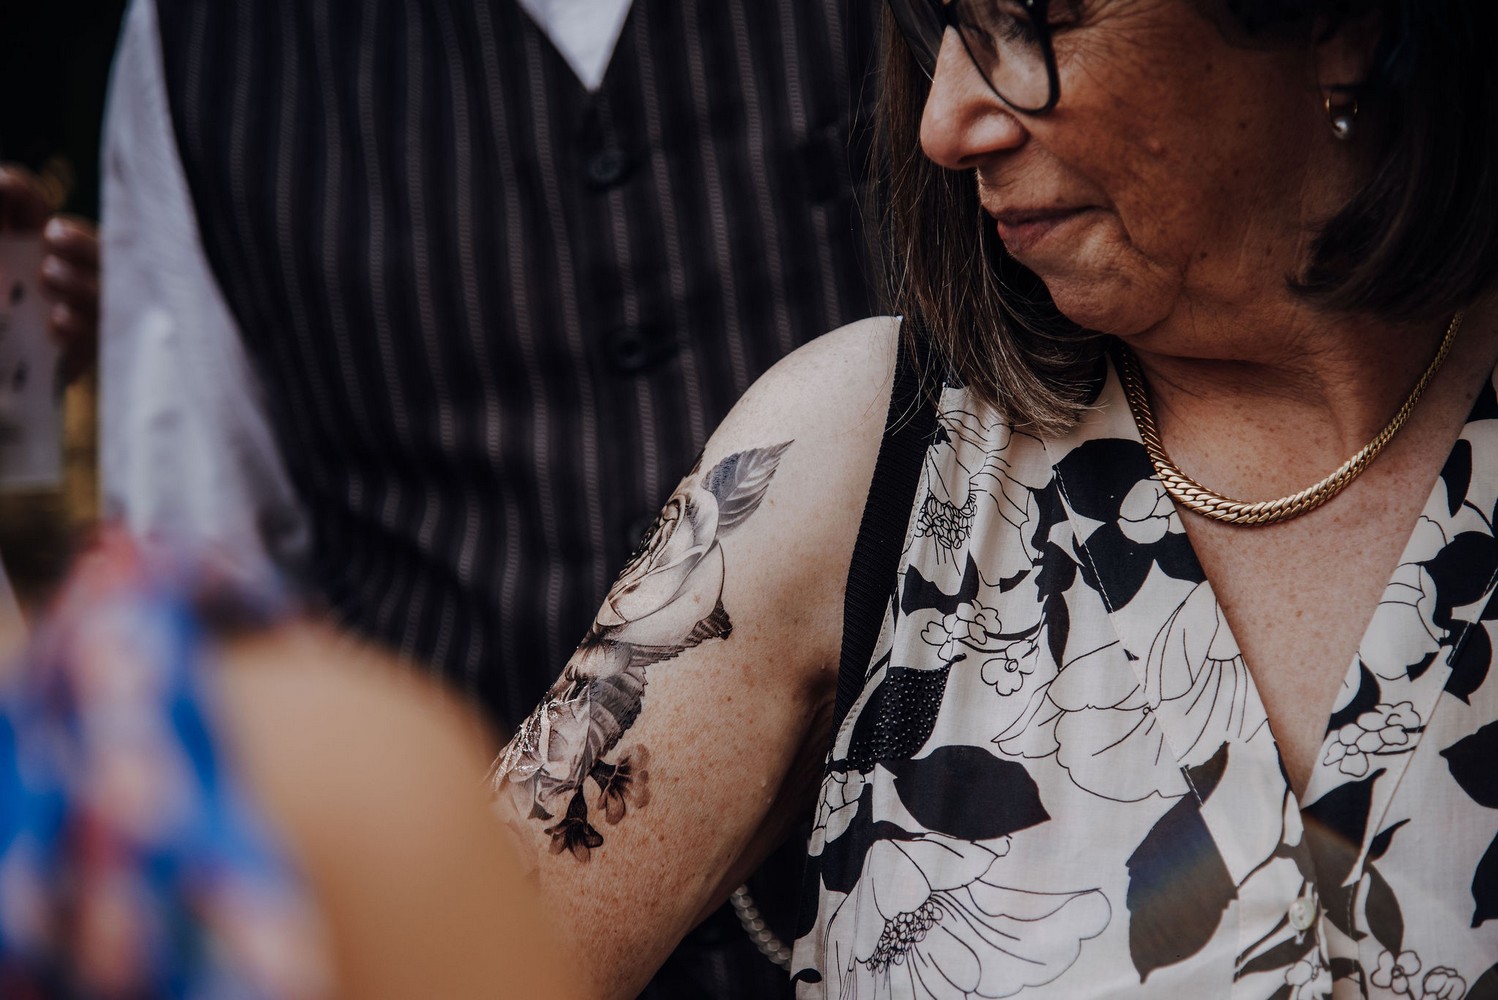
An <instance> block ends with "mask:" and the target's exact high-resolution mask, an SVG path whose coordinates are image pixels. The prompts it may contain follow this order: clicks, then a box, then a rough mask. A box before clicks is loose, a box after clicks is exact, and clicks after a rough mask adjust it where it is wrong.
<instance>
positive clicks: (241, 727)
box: [223, 624, 580, 1000]
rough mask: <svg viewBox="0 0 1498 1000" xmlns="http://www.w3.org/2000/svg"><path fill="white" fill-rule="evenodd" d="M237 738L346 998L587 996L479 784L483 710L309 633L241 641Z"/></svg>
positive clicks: (231, 690) (230, 675)
mask: <svg viewBox="0 0 1498 1000" xmlns="http://www.w3.org/2000/svg"><path fill="white" fill-rule="evenodd" d="M225 666H226V670H225V672H224V676H223V686H224V694H225V695H226V697H225V698H224V704H225V707H226V708H227V710H228V712H227V721H228V722H229V723H230V726H229V732H230V736H231V737H232V738H233V743H234V746H235V748H236V749H237V750H238V751H239V759H240V761H241V762H242V765H243V766H244V768H245V771H246V777H247V778H248V779H249V780H250V784H251V787H252V789H253V790H254V791H255V793H256V794H257V798H258V799H259V801H260V802H262V803H263V804H264V806H265V808H266V810H267V812H268V813H269V815H270V816H271V817H272V818H273V819H274V820H276V821H277V825H278V826H279V828H280V830H281V832H282V833H283V834H284V835H285V842H286V844H287V847H288V849H289V850H290V851H291V852H292V853H293V855H294V856H295V858H296V860H297V861H298V862H299V865H300V868H301V870H302V872H303V873H304V875H305V877H306V879H307V881H308V887H309V888H310V889H311V891H312V894H313V896H314V898H315V899H316V901H317V903H318V907H319V910H320V912H321V914H322V916H323V917H324V921H325V924H326V926H327V928H328V930H329V936H330V945H331V950H332V953H333V954H332V956H331V958H332V964H333V968H334V971H335V974H336V979H337V984H338V995H340V996H343V997H349V998H354V997H357V998H359V1000H386V998H388V1000H405V998H411V997H442V998H444V1000H481V998H483V1000H489V998H507V997H514V998H516V1000H520V998H525V1000H532V998H536V1000H546V998H552V997H556V998H562V997H566V998H568V1000H572V998H575V997H577V996H579V995H580V994H579V993H578V992H577V990H576V988H575V987H574V986H573V985H572V983H571V981H570V972H571V966H570V965H569V964H568V963H565V962H563V961H561V958H560V956H561V953H560V951H559V950H558V949H557V947H556V945H555V942H554V941H553V940H552V939H551V938H550V937H549V935H548V934H547V933H546V932H545V931H544V929H543V928H542V927H541V925H540V922H539V921H538V920H537V918H536V905H535V889H534V887H533V886H531V885H529V884H528V883H527V882H526V880H525V878H524V876H523V874H522V871H521V868H520V866H519V864H517V862H516V859H515V857H514V851H513V848H512V846H511V845H510V844H508V843H507V838H506V837H505V831H504V830H503V828H502V827H501V826H500V825H499V824H498V823H496V822H495V819H494V815H493V812H492V811H491V809H490V808H489V806H488V804H487V803H486V801H485V797H484V795H483V789H482V785H481V781H480V779H481V778H482V775H483V767H484V763H485V749H484V748H485V747H486V746H491V745H492V744H491V743H488V742H487V741H485V740H483V739H482V738H481V734H480V731H479V728H478V724H477V722H476V721H475V719H474V717H473V716H472V714H471V713H469V712H466V711H464V710H463V709H462V708H461V707H460V706H459V705H458V704H457V703H456V702H454V701H452V700H451V699H449V698H447V697H446V696H445V695H444V694H442V693H441V692H439V691H438V690H437V689H436V688H435V687H433V686H432V685H431V684H430V683H428V682H427V681H425V680H424V679H422V678H421V677H419V676H416V675H414V674H413V673H411V672H409V671H403V670H402V669H401V668H400V667H399V666H398V665H396V664H394V663H392V662H391V661H390V660H389V658H388V657H386V656H383V655H381V654H379V653H376V652H374V651H370V650H365V649H360V648H358V647H356V646H355V644H354V643H353V641H352V640H349V639H348V638H345V637H341V636H336V635H334V634H333V633H332V632H331V631H329V630H327V629H325V628H323V627H320V626H313V625H307V624H293V625H289V626H283V627H281V628H279V629H277V630H275V631H274V632H271V633H269V634H262V635H257V636H255V637H253V638H250V639H242V640H239V641H237V642H235V643H233V644H232V645H231V646H230V647H229V649H228V651H227V657H226V664H225Z"/></svg>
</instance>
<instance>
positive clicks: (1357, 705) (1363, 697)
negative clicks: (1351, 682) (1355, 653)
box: [1326, 662, 1381, 733]
mask: <svg viewBox="0 0 1498 1000" xmlns="http://www.w3.org/2000/svg"><path fill="white" fill-rule="evenodd" d="M1380 700H1381V694H1380V691H1379V686H1378V678H1376V677H1374V676H1373V671H1371V670H1369V669H1368V668H1367V667H1366V666H1364V665H1363V664H1362V663H1361V662H1359V663H1358V693H1357V694H1355V695H1353V696H1352V701H1349V702H1348V703H1347V706H1346V707H1345V708H1343V709H1342V711H1340V712H1334V713H1332V717H1331V719H1329V720H1328V721H1327V724H1326V731H1327V732H1329V733H1333V732H1336V731H1337V730H1338V729H1341V728H1342V727H1343V726H1345V725H1348V724H1349V723H1352V722H1356V721H1357V719H1358V716H1360V715H1362V714H1363V713H1364V712H1371V711H1373V709H1374V707H1375V706H1377V705H1378V703H1379V701H1380Z"/></svg>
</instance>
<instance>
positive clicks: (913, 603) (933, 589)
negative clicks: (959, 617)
mask: <svg viewBox="0 0 1498 1000" xmlns="http://www.w3.org/2000/svg"><path fill="white" fill-rule="evenodd" d="M981 586H983V577H982V576H980V575H979V573H978V564H977V563H975V562H973V557H972V555H969V556H968V557H967V566H966V567H965V568H964V569H963V571H962V584H961V585H960V586H959V587H958V588H957V593H955V594H948V593H947V592H946V591H944V590H942V589H941V588H940V587H938V586H937V585H936V584H934V583H932V582H931V581H930V580H927V579H926V578H925V577H924V576H922V575H921V571H920V570H918V569H916V568H915V567H914V566H907V567H905V580H904V582H903V583H902V584H901V585H900V612H901V613H902V614H906V615H909V614H912V613H914V612H916V611H922V610H925V609H927V608H930V609H934V610H936V611H940V612H941V613H942V614H944V615H950V614H953V613H954V612H956V610H957V609H958V608H959V607H961V606H962V605H964V604H971V603H973V600H974V599H975V598H977V596H978V588H980V587H981Z"/></svg>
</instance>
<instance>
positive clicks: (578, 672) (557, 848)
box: [490, 441, 792, 861]
mask: <svg viewBox="0 0 1498 1000" xmlns="http://www.w3.org/2000/svg"><path fill="white" fill-rule="evenodd" d="M791 443H792V442H790V441H785V442H782V443H781V444H777V445H772V446H770V447H767V448H752V449H749V450H747V451H740V452H735V453H734V454H732V455H729V456H728V457H727V458H725V459H723V460H722V461H721V462H719V463H718V464H717V465H715V466H713V467H712V468H711V469H710V470H708V472H707V473H706V474H705V475H701V474H700V473H701V460H700V459H699V460H698V464H697V465H696V466H694V467H693V469H692V471H691V472H690V473H689V474H688V475H687V478H686V479H685V480H683V481H682V484H681V485H680V486H678V487H677V489H676V492H675V493H673V494H672V495H671V498H670V499H669V500H667V501H666V506H665V509H663V510H662V511H661V514H660V516H659V517H658V518H657V519H656V522H655V526H654V527H653V528H652V529H651V530H650V532H649V533H648V534H647V535H646V537H645V540H644V541H643V542H642V543H641V545H640V548H639V551H637V552H636V553H635V555H634V556H633V557H632V558H631V559H630V561H629V563H628V565H626V566H625V567H624V572H623V573H621V574H620V576H619V579H618V580H617V581H615V583H614V586H613V588H612V589H611V590H610V591H609V593H608V596H607V597H606V598H604V602H603V607H602V609H600V611H599V612H598V617H597V619H596V620H595V621H594V622H593V626H592V627H591V628H590V629H589V630H588V634H587V635H586V636H584V637H583V641H582V643H581V644H580V645H579V646H578V648H577V652H576V653H575V654H574V655H573V657H572V659H571V660H570V661H569V662H568V664H567V667H566V669H564V670H563V671H562V676H561V677H560V678H559V679H558V680H557V682H556V683H555V684H554V685H552V688H551V691H550V692H549V694H548V695H547V698H546V700H545V701H544V702H543V703H542V704H541V706H540V707H539V708H537V709H536V710H535V711H534V712H533V713H531V715H530V716H529V717H528V718H527V719H526V720H525V722H523V723H522V724H521V726H520V730H519V731H518V732H517V733H516V734H515V737H514V738H513V739H512V740H511V741H510V744H509V746H507V747H506V748H505V750H504V752H503V753H501V754H500V756H499V759H498V760H496V761H495V763H494V767H493V770H492V771H491V772H490V773H491V779H490V780H491V783H492V788H493V791H494V793H495V794H496V796H501V795H508V796H510V804H511V805H512V806H513V807H514V808H515V812H516V815H517V816H519V817H521V818H522V819H524V820H531V821H540V822H543V823H546V824H547V826H546V827H545V828H544V832H545V833H546V834H547V835H548V836H549V837H550V838H551V851H552V853H553V854H559V853H561V852H562V851H564V850H565V851H569V852H570V853H571V854H572V856H573V857H575V858H577V859H578V860H580V861H587V860H588V859H589V857H590V855H591V852H592V851H593V850H595V849H597V848H599V847H601V846H603V834H601V833H600V832H599V831H598V829H597V827H596V826H594V825H593V819H594V817H596V813H597V812H598V811H600V810H601V811H602V812H603V818H604V819H605V820H606V821H607V822H608V823H610V824H614V823H618V822H619V821H620V820H622V819H623V818H624V817H625V815H626V813H627V812H628V811H629V809H630V807H633V808H636V809H638V808H641V807H643V806H644V805H646V803H648V802H649V801H650V791H649V785H648V782H649V773H648V771H647V767H648V764H649V755H648V753H647V751H646V749H645V747H643V746H638V745H637V746H635V747H634V748H633V749H632V750H631V751H629V752H627V753H625V754H623V755H622V756H619V757H616V758H615V759H614V760H612V761H611V760H608V759H607V758H608V756H609V755H610V754H611V753H613V751H614V750H615V749H616V748H617V747H618V745H619V742H620V740H622V739H623V738H624V734H625V733H626V732H628V731H629V729H630V727H631V726H633V725H634V722H635V719H636V718H638V717H639V714H640V709H641V707H642V706H643V704H644V699H645V687H646V670H647V668H649V667H652V666H654V665H655V664H658V663H662V662H664V661H666V660H670V659H672V658H673V657H675V656H677V655H679V654H680V653H682V652H683V651H685V650H688V649H692V648H693V647H695V646H699V645H701V644H702V643H704V642H708V641H710V640H714V639H727V638H728V636H729V635H730V634H731V633H732V631H733V622H732V621H731V620H730V618H729V616H728V611H727V609H726V608H724V607H723V579H724V569H725V567H724V560H723V550H722V548H721V547H720V545H719V539H720V538H722V537H723V536H725V535H727V534H731V533H732V532H733V531H734V530H736V529H737V528H738V527H739V526H741V525H742V524H743V523H744V522H745V521H747V520H748V519H749V518H750V516H752V515H753V514H754V512H755V511H756V510H758V509H759V505H760V503H761V502H762V501H763V500H764V498H765V494H766V492H767V491H768V490H769V487H770V482H771V480H772V479H774V477H775V470H776V468H777V466H778V465H779V464H780V458H781V456H782V455H783V454H784V453H785V450H786V449H787V448H789V447H790V445H791ZM703 608H710V609H711V610H710V611H708V613H707V614H706V615H705V616H704V615H703V613H702V609H703ZM590 800H591V801H590Z"/></svg>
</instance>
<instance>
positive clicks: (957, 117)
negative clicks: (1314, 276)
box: [922, 0, 1354, 335]
mask: <svg viewBox="0 0 1498 1000" xmlns="http://www.w3.org/2000/svg"><path fill="white" fill-rule="evenodd" d="M946 45H947V46H948V47H952V46H957V45H960V43H959V42H958V41H957V40H956V39H955V38H954V37H951V36H949V37H948V39H947V41H946ZM1054 45H1055V50H1056V57H1057V68H1058V72H1059V74H1060V80H1061V100H1060V103H1059V104H1058V105H1057V107H1056V108H1055V110H1054V111H1053V112H1051V113H1050V114H1048V115H1043V116H1039V117H1035V116H1018V115H1010V114H1009V113H1008V112H1007V111H1005V110H1004V109H1002V108H1001V107H1000V106H998V105H997V104H996V103H995V102H987V104H986V105H983V104H980V103H979V102H975V101H972V100H970V99H967V98H968V97H969V96H970V91H969V88H971V87H974V86H977V87H981V86H983V84H982V82H981V80H979V79H978V78H977V74H976V73H973V72H972V71H971V70H970V69H969V68H968V67H967V66H966V65H964V64H963V63H962V61H961V60H958V59H953V58H951V55H952V53H950V52H944V53H943V57H942V65H941V66H940V67H939V68H938V81H937V84H936V85H935V86H934V87H933V93H932V100H931V102H930V103H928V105H927V110H926V118H925V121H924V122H923V130H922V140H923V145H924V146H925V149H926V151H927V153H928V155H930V156H931V157H932V158H933V159H935V160H937V161H938V162H940V163H942V164H944V165H946V166H948V167H953V168H956V169H964V168H972V169H976V171H977V175H978V181H979V185H980V190H981V193H982V197H983V199H984V203H985V205H986V206H987V207H989V208H990V209H991V210H993V209H998V210H1004V209H1006V208H1037V207H1051V206H1063V207H1082V206H1086V207H1091V208H1093V209H1095V210H1094V211H1093V212H1090V213H1089V215H1088V217H1087V218H1086V219H1085V220H1079V221H1078V222H1077V223H1074V224H1072V226H1071V227H1070V228H1069V229H1068V230H1067V239H1065V240H1052V241H1050V242H1049V243H1047V244H1045V245H1043V246H1042V247H1040V248H1038V249H1036V250H1035V251H1034V252H1033V253H1032V254H1029V255H1025V254H1021V255H1020V259H1021V261H1022V263H1024V264H1026V265H1027V266H1029V267H1030V268H1031V269H1032V270H1034V271H1035V272H1036V273H1037V274H1038V275H1039V276H1040V277H1041V278H1042V280H1044V281H1045V283H1046V286H1047V287H1048V288H1049V289H1050V291H1051V294H1052V296H1053V297H1054V299H1055V300H1056V303H1057V305H1058V306H1059V307H1060V308H1061V310H1062V311H1063V312H1065V313H1066V314H1067V315H1068V316H1070V317H1071V318H1072V319H1074V320H1076V321H1078V322H1079V323H1081V324H1083V325H1084V326H1088V327H1091V328H1093V329H1096V330H1100V331H1103V332H1108V333H1115V334H1119V335H1130V334H1137V333H1140V332H1142V331H1146V330H1149V329H1150V328H1151V327H1153V326H1155V325H1157V324H1159V323H1161V322H1162V321H1164V320H1165V319H1166V318H1167V317H1169V316H1171V315H1172V314H1173V313H1175V312H1176V311H1177V310H1180V309H1182V308H1195V307H1198V306H1207V307H1210V308H1219V309H1220V308H1223V307H1233V306H1237V305H1248V304H1250V303H1254V302H1256V301H1260V300H1262V298H1263V297H1264V296H1266V295H1267V296H1270V297H1271V298H1276V299H1278V298H1280V297H1282V296H1283V295H1284V294H1285V293H1284V283H1285V277H1286V275H1287V274H1290V273H1291V272H1292V271H1294V270H1295V269H1296V267H1297V264H1298V262H1299V261H1300V259H1301V257H1302V255H1303V251H1304V247H1305V241H1306V233H1307V232H1308V230H1309V229H1310V227H1311V226H1312V225H1313V224H1314V222H1315V221H1317V220H1319V219H1323V218H1325V217H1327V216H1328V215H1330V214H1331V213H1332V212H1333V211H1334V210H1335V209H1336V208H1337V207H1339V206H1340V205H1341V204H1342V203H1343V201H1344V199H1345V196H1346V193H1347V192H1348V191H1349V190H1350V189H1351V184H1352V182H1353V180H1354V176H1353V175H1352V173H1351V172H1350V171H1349V169H1348V166H1347V165H1346V163H1345V162H1344V161H1339V162H1338V163H1337V164H1333V163H1328V162H1325V161H1326V156H1325V154H1324V149H1325V148H1326V147H1327V143H1326V142H1324V141H1323V136H1322V133H1323V132H1324V131H1325V122H1324V121H1323V120H1322V119H1323V117H1324V116H1323V115H1321V114H1320V109H1319V106H1318V103H1317V102H1318V100H1319V98H1318V97H1317V95H1318V89H1317V81H1316V70H1315V67H1314V66H1313V65H1312V64H1311V59H1310V57H1309V55H1308V54H1307V52H1306V51H1304V50H1298V49H1271V50H1267V51H1266V50H1263V49H1257V48H1255V49H1251V48H1246V47H1243V48H1239V47H1234V46H1231V45H1229V44H1228V43H1227V42H1226V41H1224V40H1223V38H1222V36H1221V35H1220V33H1219V32H1218V29H1217V28H1216V26H1215V25H1213V24H1212V23H1210V22H1209V21H1208V20H1206V19H1205V18H1203V17H1202V16H1201V15H1199V14H1198V13H1196V12H1195V11H1194V10H1193V8H1192V7H1191V5H1189V4H1184V3H1180V2H1179V0H1099V2H1098V3H1096V4H1093V5H1090V9H1089V10H1088V11H1086V12H1085V13H1084V14H1083V17H1082V21H1081V22H1080V23H1079V24H1077V25H1076V26H1075V27H1072V28H1069V29H1067V30H1064V31H1061V32H1059V33H1058V34H1057V35H1056V36H1055V41H1054Z"/></svg>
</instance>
